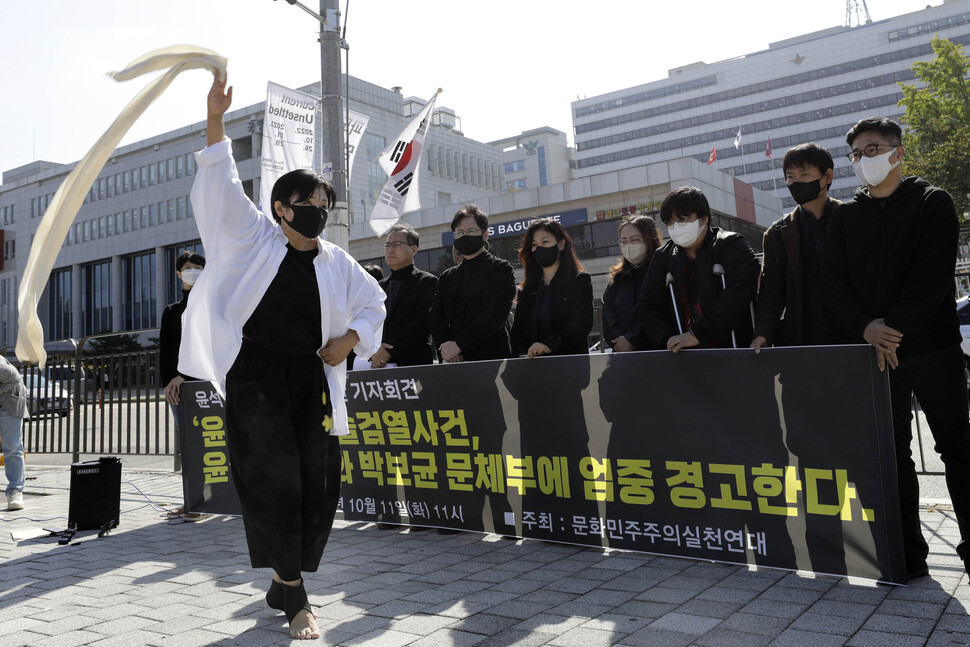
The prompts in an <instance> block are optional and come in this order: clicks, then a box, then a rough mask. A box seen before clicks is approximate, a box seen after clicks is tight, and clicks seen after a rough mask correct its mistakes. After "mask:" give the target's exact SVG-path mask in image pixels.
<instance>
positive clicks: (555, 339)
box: [512, 218, 593, 359]
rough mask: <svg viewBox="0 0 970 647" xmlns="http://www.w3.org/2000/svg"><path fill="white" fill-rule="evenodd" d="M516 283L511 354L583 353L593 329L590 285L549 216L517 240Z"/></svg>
mask: <svg viewBox="0 0 970 647" xmlns="http://www.w3.org/2000/svg"><path fill="white" fill-rule="evenodd" d="M519 258H520V259H521V261H522V267H524V268H525V278H524V279H523V280H522V283H521V284H520V285H519V291H518V296H517V298H516V303H517V305H516V308H515V320H514V322H513V323H512V354H513V355H518V356H521V355H525V356H528V357H529V358H530V359H535V358H536V357H539V356H542V355H580V354H583V355H585V354H586V353H588V352H589V344H588V341H587V340H588V337H589V331H590V329H592V327H593V284H592V281H591V280H590V277H589V274H588V273H587V272H586V268H585V267H583V264H582V263H580V262H579V259H578V258H577V257H576V251H575V249H574V248H573V241H572V239H570V238H569V234H568V233H566V230H565V229H564V228H563V226H562V225H561V224H560V223H559V222H558V221H557V220H554V219H552V218H540V219H539V220H536V221H534V222H533V223H532V224H531V225H529V228H528V229H527V230H526V232H525V236H523V238H522V247H521V248H520V249H519Z"/></svg>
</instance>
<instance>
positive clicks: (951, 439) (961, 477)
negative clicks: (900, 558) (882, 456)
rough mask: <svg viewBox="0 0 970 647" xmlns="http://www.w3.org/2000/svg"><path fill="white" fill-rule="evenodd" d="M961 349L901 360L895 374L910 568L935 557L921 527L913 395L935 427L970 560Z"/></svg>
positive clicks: (968, 443) (969, 453) (969, 474)
mask: <svg viewBox="0 0 970 647" xmlns="http://www.w3.org/2000/svg"><path fill="white" fill-rule="evenodd" d="M963 367H964V360H963V352H962V351H961V350H960V347H959V346H951V347H949V348H944V349H941V350H936V351H930V352H927V353H921V354H919V355H916V356H913V357H906V358H905V359H903V358H900V360H899V368H897V369H894V370H892V371H891V372H890V373H889V388H890V394H891V400H892V414H893V430H894V432H895V440H896V470H897V473H898V477H899V505H900V510H901V512H902V520H903V547H904V550H905V553H906V565H907V567H909V568H913V567H915V566H918V565H921V564H922V562H923V560H925V559H926V556H927V555H928V554H929V548H928V547H927V545H926V540H925V539H924V538H923V532H922V529H921V528H920V521H919V480H918V479H917V477H916V465H915V463H914V462H913V453H912V449H911V443H912V439H913V432H912V428H911V427H910V423H911V420H912V412H911V400H912V395H913V393H915V394H916V399H917V400H918V401H919V404H920V407H922V409H923V413H925V414H926V421H927V422H928V423H929V426H930V431H931V432H932V433H933V440H934V441H935V442H936V451H937V452H939V454H940V458H941V459H942V460H943V464H944V467H945V470H946V486H947V489H948V490H949V491H950V498H951V500H952V501H953V511H954V513H955V514H956V518H957V525H958V526H959V528H960V539H961V541H960V544H959V545H958V546H957V553H958V554H959V555H960V557H961V558H964V559H966V558H967V557H970V552H968V550H970V544H968V543H967V539H968V537H967V531H968V530H970V525H968V524H970V421H968V409H967V382H966V378H965V377H964V372H963Z"/></svg>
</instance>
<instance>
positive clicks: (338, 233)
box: [286, 0, 350, 250]
mask: <svg viewBox="0 0 970 647" xmlns="http://www.w3.org/2000/svg"><path fill="white" fill-rule="evenodd" d="M338 2H339V0H320V13H316V12H315V11H313V10H312V9H310V8H309V7H307V6H305V5H303V4H302V3H300V2H298V1H297V0H286V3H287V4H291V5H294V6H296V7H299V8H300V9H302V10H303V11H305V12H306V13H308V14H310V15H311V16H313V17H314V18H316V20H317V21H318V22H319V23H320V38H319V41H320V108H321V110H322V112H323V117H322V119H321V121H320V128H321V133H322V135H321V140H322V141H320V142H318V143H319V146H320V162H321V170H324V167H325V166H330V167H332V168H333V179H332V180H331V182H332V184H333V190H334V193H336V194H337V202H336V204H335V205H334V206H333V209H331V210H330V217H329V218H328V219H327V228H326V230H324V237H325V238H326V239H327V240H328V241H330V242H331V243H333V244H334V245H337V246H339V247H341V248H342V249H345V250H349V249H350V222H349V217H348V213H349V212H348V209H347V157H346V154H347V147H346V145H345V144H344V118H343V115H344V111H343V103H342V102H341V99H342V97H341V95H340V77H341V70H340V50H341V49H347V43H346V41H344V39H343V37H342V35H341V33H340V10H339V8H338V4H337V3H338Z"/></svg>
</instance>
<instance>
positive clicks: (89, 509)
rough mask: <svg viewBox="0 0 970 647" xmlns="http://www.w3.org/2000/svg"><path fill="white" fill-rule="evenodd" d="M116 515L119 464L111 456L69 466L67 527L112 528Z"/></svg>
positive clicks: (81, 528) (119, 509)
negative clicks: (69, 493) (69, 497)
mask: <svg viewBox="0 0 970 647" xmlns="http://www.w3.org/2000/svg"><path fill="white" fill-rule="evenodd" d="M120 512H121V461H120V460H118V459H117V458H116V457H114V456H102V457H101V458H99V459H98V460H96V461H86V462H83V463H73V464H72V465H71V499H70V504H69V506H68V513H67V525H68V527H69V528H70V527H72V526H73V527H75V528H76V529H77V530H101V529H103V528H105V527H108V528H113V527H115V526H117V525H118V521H119V519H118V516H119V514H120ZM106 524H109V525H107V526H106Z"/></svg>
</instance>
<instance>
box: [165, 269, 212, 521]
mask: <svg viewBox="0 0 970 647" xmlns="http://www.w3.org/2000/svg"><path fill="white" fill-rule="evenodd" d="M204 267H205V257H204V256H202V255H201V254H198V253H196V252H190V251H188V250H186V251H184V252H182V253H181V254H179V255H178V256H177V257H176V259H175V276H177V277H178V278H179V280H180V281H182V299H181V300H179V301H176V302H175V303H172V304H169V305H167V306H165V309H164V310H162V321H161V325H160V326H159V330H158V364H159V367H158V370H159V375H160V377H161V383H162V384H164V385H165V390H164V392H165V400H166V401H167V402H168V405H169V408H171V410H172V415H173V417H174V418H175V437H176V438H178V437H179V433H178V424H179V423H178V420H179V417H178V409H177V407H178V404H179V401H180V400H181V396H182V383H183V382H185V381H186V380H188V381H192V380H195V379H196V378H194V377H191V376H189V375H183V374H182V373H179V371H178V361H179V346H181V345H182V313H184V312H185V306H186V305H188V302H189V292H190V291H191V290H192V286H193V285H195V282H196V281H197V280H198V279H199V274H201V273H202V268H204ZM170 516H172V517H175V516H181V517H182V519H183V520H185V521H198V520H199V519H202V518H203V517H206V516H208V515H204V514H197V513H188V514H186V512H185V505H184V504H183V505H182V506H181V507H179V508H178V509H177V510H175V511H173V512H172V513H170Z"/></svg>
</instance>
